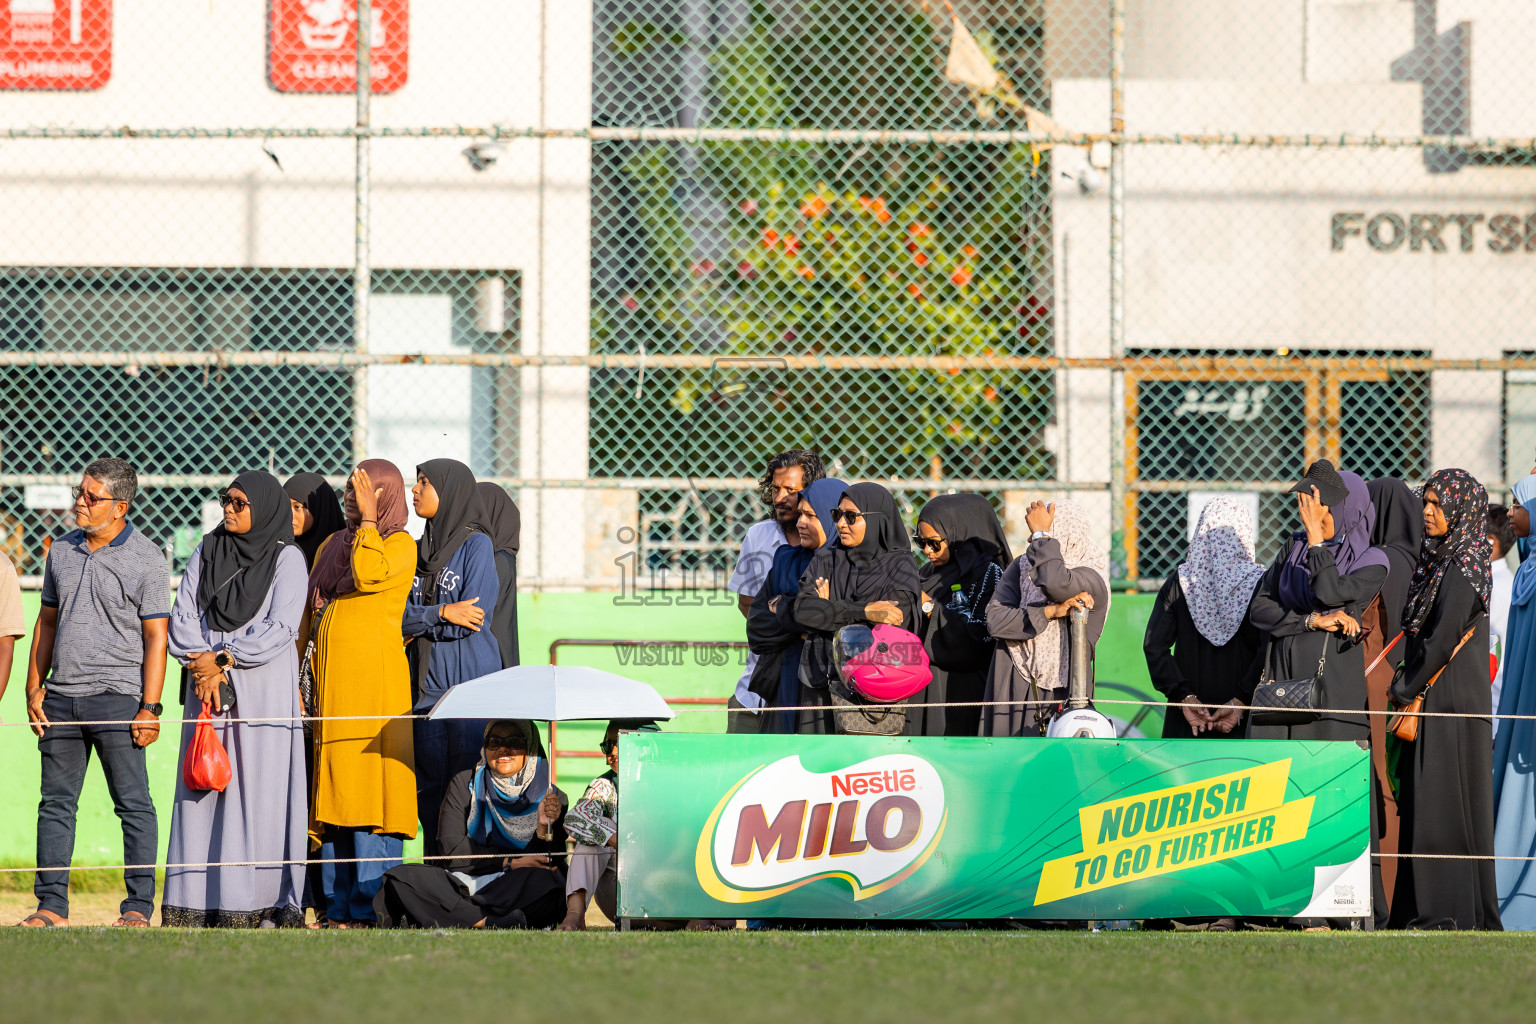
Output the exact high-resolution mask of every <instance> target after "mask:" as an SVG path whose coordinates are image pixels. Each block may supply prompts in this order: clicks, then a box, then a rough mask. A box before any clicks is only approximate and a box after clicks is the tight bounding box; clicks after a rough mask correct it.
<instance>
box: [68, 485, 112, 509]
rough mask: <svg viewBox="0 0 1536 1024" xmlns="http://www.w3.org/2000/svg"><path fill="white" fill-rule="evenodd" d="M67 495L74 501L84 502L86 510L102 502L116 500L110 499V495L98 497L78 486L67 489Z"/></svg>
mask: <svg viewBox="0 0 1536 1024" xmlns="http://www.w3.org/2000/svg"><path fill="white" fill-rule="evenodd" d="M69 493H70V494H71V495H72V496H73V497H74V499H75V501H77V502H80V501H83V502H85V504H86V507H87V508H93V507H95V506H97V505H100V504H101V503H102V502H104V501H116V500H117V499H116V498H114V497H112V495H110V494H103V495H99V496H98V495H95V494H92V493H91V492H90V491H88V490H86V489H85V488H84V487H78V486H77V487H71V488H70V489H69Z"/></svg>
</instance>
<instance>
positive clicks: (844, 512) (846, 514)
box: [832, 508, 885, 526]
mask: <svg viewBox="0 0 1536 1024" xmlns="http://www.w3.org/2000/svg"><path fill="white" fill-rule="evenodd" d="M884 514H885V513H883V512H854V511H851V510H849V509H844V508H835V509H833V510H832V522H833V523H834V524H837V523H847V524H848V525H849V526H852V525H853V524H854V523H856V522H858V521H859V518H860V517H861V516H879V515H884Z"/></svg>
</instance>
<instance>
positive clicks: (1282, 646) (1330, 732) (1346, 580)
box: [1242, 544, 1387, 742]
mask: <svg viewBox="0 0 1536 1024" xmlns="http://www.w3.org/2000/svg"><path fill="white" fill-rule="evenodd" d="M1285 557H1286V552H1285V550H1284V549H1282V550H1281V551H1280V554H1279V555H1277V556H1276V559H1275V562H1274V563H1272V564H1271V565H1270V567H1269V569H1267V570H1266V571H1265V573H1264V575H1263V577H1262V578H1260V580H1259V586H1258V589H1257V590H1256V591H1255V592H1254V595H1253V600H1252V601H1251V602H1250V603H1249V606H1248V619H1249V622H1251V623H1252V624H1253V625H1254V626H1256V627H1257V628H1258V629H1259V630H1260V631H1262V632H1266V633H1268V634H1269V636H1270V644H1269V673H1270V677H1271V678H1273V679H1305V678H1308V677H1310V676H1312V675H1315V674H1316V672H1317V663H1318V659H1319V658H1320V657H1321V656H1322V654H1323V649H1324V645H1325V644H1326V645H1327V651H1328V661H1327V664H1326V665H1325V666H1324V669H1323V701H1324V706H1325V707H1326V708H1329V709H1330V713H1328V714H1324V715H1323V716H1322V717H1320V718H1318V719H1317V720H1316V721H1315V722H1308V723H1306V724H1304V725H1254V724H1253V723H1252V722H1251V721H1250V723H1249V726H1248V736H1249V738H1251V739H1264V740H1358V741H1364V742H1369V740H1370V737H1371V729H1370V725H1369V723H1368V722H1367V719H1366V715H1364V714H1363V713H1362V714H1351V713H1350V712H1352V711H1356V710H1358V711H1360V712H1364V711H1365V710H1366V695H1365V646H1364V645H1363V644H1358V643H1357V644H1353V645H1352V646H1350V647H1349V649H1348V650H1340V646H1341V641H1343V640H1344V636H1343V634H1342V633H1330V632H1328V631H1326V630H1309V629H1307V625H1306V622H1307V614H1306V613H1304V612H1299V611H1296V610H1294V609H1292V608H1289V607H1287V606H1286V605H1284V604H1282V603H1281V601H1280V596H1279V585H1278V582H1277V580H1278V574H1279V571H1280V568H1281V567H1282V566H1283V565H1284V562H1285ZM1307 570H1308V574H1309V579H1310V582H1311V587H1312V592H1313V593H1314V594H1315V595H1316V596H1317V600H1318V602H1319V603H1320V604H1322V605H1323V606H1324V607H1325V608H1330V609H1334V608H1342V609H1344V611H1346V612H1347V613H1349V615H1351V616H1352V617H1354V618H1355V619H1357V620H1358V619H1359V618H1360V617H1361V616H1363V615H1364V614H1365V609H1366V608H1367V607H1368V606H1369V605H1370V603H1371V601H1372V599H1373V598H1375V597H1376V594H1377V592H1378V591H1380V590H1381V585H1382V584H1383V583H1384V582H1386V579H1387V570H1386V569H1385V568H1383V567H1382V566H1379V565H1368V566H1366V567H1365V568H1362V569H1357V570H1355V571H1354V572H1352V573H1346V574H1344V575H1342V576H1341V575H1340V574H1339V571H1338V568H1337V567H1336V566H1335V565H1334V561H1333V551H1332V550H1331V549H1329V548H1328V547H1326V546H1324V545H1321V544H1319V545H1316V546H1313V547H1311V548H1309V549H1308V550H1307ZM1256 681H1257V677H1255V678H1254V679H1253V680H1250V681H1249V682H1248V684H1247V689H1246V692H1245V693H1243V694H1242V696H1243V698H1244V699H1245V700H1246V699H1247V698H1248V697H1250V696H1252V693H1253V683H1254V682H1256Z"/></svg>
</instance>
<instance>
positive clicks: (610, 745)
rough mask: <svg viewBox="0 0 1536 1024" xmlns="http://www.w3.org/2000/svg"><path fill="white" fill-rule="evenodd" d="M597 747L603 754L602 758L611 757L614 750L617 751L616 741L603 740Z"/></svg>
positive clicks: (617, 742)
mask: <svg viewBox="0 0 1536 1024" xmlns="http://www.w3.org/2000/svg"><path fill="white" fill-rule="evenodd" d="M597 747H598V749H599V750H601V751H602V752H603V756H604V757H611V756H613V752H614V751H615V750H617V749H619V741H618V740H603V742H601V743H599V744H598V745H597Z"/></svg>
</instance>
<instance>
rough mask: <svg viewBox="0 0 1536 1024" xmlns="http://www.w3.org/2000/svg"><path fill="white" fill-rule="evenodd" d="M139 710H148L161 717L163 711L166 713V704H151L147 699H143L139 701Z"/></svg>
mask: <svg viewBox="0 0 1536 1024" xmlns="http://www.w3.org/2000/svg"><path fill="white" fill-rule="evenodd" d="M139 710H140V711H148V712H149V713H150V714H152V715H154V716H155V717H156V718H159V717H160V715H161V714H162V713H164V711H165V705H164V704H160V703H155V704H151V703H149V701H147V700H141V701H139Z"/></svg>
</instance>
